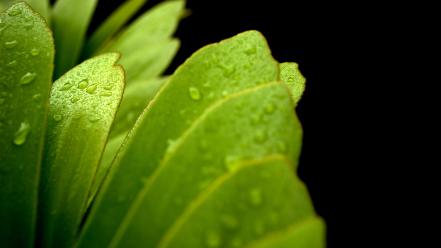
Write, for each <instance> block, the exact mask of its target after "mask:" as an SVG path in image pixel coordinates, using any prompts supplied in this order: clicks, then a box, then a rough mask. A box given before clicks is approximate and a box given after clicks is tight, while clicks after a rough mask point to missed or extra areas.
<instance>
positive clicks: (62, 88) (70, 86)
mask: <svg viewBox="0 0 441 248" xmlns="http://www.w3.org/2000/svg"><path fill="white" fill-rule="evenodd" d="M72 86H73V85H72V83H69V82H67V83H64V84H63V86H62V87H61V89H60V90H61V91H66V90H69V89H70V88H72Z"/></svg>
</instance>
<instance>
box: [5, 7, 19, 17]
mask: <svg viewBox="0 0 441 248" xmlns="http://www.w3.org/2000/svg"><path fill="white" fill-rule="evenodd" d="M20 14H21V10H20V9H19V8H13V9H11V10H9V12H8V15H9V16H18V15H20Z"/></svg>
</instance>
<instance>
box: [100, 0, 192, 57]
mask: <svg viewBox="0 0 441 248" xmlns="http://www.w3.org/2000/svg"><path fill="white" fill-rule="evenodd" d="M183 9H184V1H182V0H170V1H164V2H162V3H160V4H158V5H157V6H155V7H154V8H152V9H151V10H149V11H147V12H146V13H145V14H143V15H142V16H140V17H139V18H137V19H136V20H135V22H134V23H132V24H131V25H130V26H129V27H128V28H127V29H125V30H123V31H122V32H121V33H120V34H119V35H117V37H116V38H115V39H113V40H111V41H110V42H109V43H108V44H107V45H106V46H104V47H103V49H101V50H100V52H109V51H111V52H120V53H121V54H123V55H124V56H129V55H131V54H133V53H138V50H137V49H134V48H140V47H144V45H145V44H151V43H154V42H160V41H164V40H167V39H168V38H169V37H170V36H171V35H172V34H173V32H174V31H175V30H176V27H177V25H178V21H179V19H180V17H181V15H182V13H183Z"/></svg>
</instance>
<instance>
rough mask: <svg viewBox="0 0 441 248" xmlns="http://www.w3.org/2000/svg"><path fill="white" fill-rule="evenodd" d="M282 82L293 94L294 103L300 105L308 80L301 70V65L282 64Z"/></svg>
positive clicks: (292, 63)
mask: <svg viewBox="0 0 441 248" xmlns="http://www.w3.org/2000/svg"><path fill="white" fill-rule="evenodd" d="M280 80H282V81H283V82H285V84H286V85H287V86H288V88H289V89H290V92H291V97H292V99H293V101H294V103H296V104H297V103H298V102H299V101H300V98H302V95H303V92H304V91H305V82H306V79H305V78H304V77H303V75H302V73H301V72H300V70H299V65H298V64H297V63H294V62H285V63H281V64H280Z"/></svg>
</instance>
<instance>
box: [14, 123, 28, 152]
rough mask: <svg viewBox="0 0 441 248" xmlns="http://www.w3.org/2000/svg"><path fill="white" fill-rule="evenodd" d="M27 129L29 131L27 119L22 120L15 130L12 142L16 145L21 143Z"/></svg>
mask: <svg viewBox="0 0 441 248" xmlns="http://www.w3.org/2000/svg"><path fill="white" fill-rule="evenodd" d="M29 131H31V126H30V125H29V123H28V122H27V121H24V122H22V123H21V124H20V127H19V128H18V130H17V132H15V136H14V144H15V145H17V146H21V145H23V144H24V143H25V142H26V138H27V137H28V134H29Z"/></svg>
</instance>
